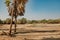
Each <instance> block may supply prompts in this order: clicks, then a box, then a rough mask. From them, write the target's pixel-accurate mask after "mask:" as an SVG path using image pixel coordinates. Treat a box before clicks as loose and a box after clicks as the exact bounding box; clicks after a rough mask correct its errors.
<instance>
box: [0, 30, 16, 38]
mask: <svg viewBox="0 0 60 40" xmlns="http://www.w3.org/2000/svg"><path fill="white" fill-rule="evenodd" d="M0 36H10V37H16V35H15V34H14V33H12V34H9V33H7V32H4V31H2V33H1V34H0Z"/></svg>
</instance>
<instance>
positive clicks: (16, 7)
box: [5, 0, 28, 34]
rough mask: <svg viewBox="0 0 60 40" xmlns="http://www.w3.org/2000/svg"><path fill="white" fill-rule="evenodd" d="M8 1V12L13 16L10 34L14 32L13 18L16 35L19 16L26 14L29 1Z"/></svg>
mask: <svg viewBox="0 0 60 40" xmlns="http://www.w3.org/2000/svg"><path fill="white" fill-rule="evenodd" d="M10 1H11V0H6V2H5V3H6V6H7V7H8V12H9V15H10V16H11V25H10V31H9V32H10V33H9V34H11V32H12V21H13V18H15V30H14V33H16V27H17V25H16V22H17V16H19V15H20V16H23V15H24V13H25V4H26V3H27V1H28V0H13V1H12V2H10Z"/></svg>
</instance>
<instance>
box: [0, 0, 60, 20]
mask: <svg viewBox="0 0 60 40" xmlns="http://www.w3.org/2000/svg"><path fill="white" fill-rule="evenodd" d="M4 2H5V0H0V19H6V18H9V17H10V16H9V15H8V11H7V7H6V5H5V4H4ZM25 11H26V12H25V15H24V16H23V17H25V18H27V19H31V20H40V19H58V18H60V0H29V1H28V3H27V4H26V8H25ZM18 18H22V17H21V16H19V17H18Z"/></svg>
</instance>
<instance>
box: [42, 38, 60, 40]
mask: <svg viewBox="0 0 60 40" xmlns="http://www.w3.org/2000/svg"><path fill="white" fill-rule="evenodd" d="M42 40H60V38H43V39H42Z"/></svg>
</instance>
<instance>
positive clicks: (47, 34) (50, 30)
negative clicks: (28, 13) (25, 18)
mask: <svg viewBox="0 0 60 40" xmlns="http://www.w3.org/2000/svg"><path fill="white" fill-rule="evenodd" d="M9 28H10V25H8V24H6V25H1V26H0V34H1V33H2V31H5V32H7V33H8V31H9ZM12 28H13V29H14V25H13V27H12ZM12 31H13V30H12ZM15 36H16V37H10V36H7V35H3V36H2V35H0V40H42V39H43V38H60V24H24V25H21V24H20V25H19V24H18V25H17V34H15Z"/></svg>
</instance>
